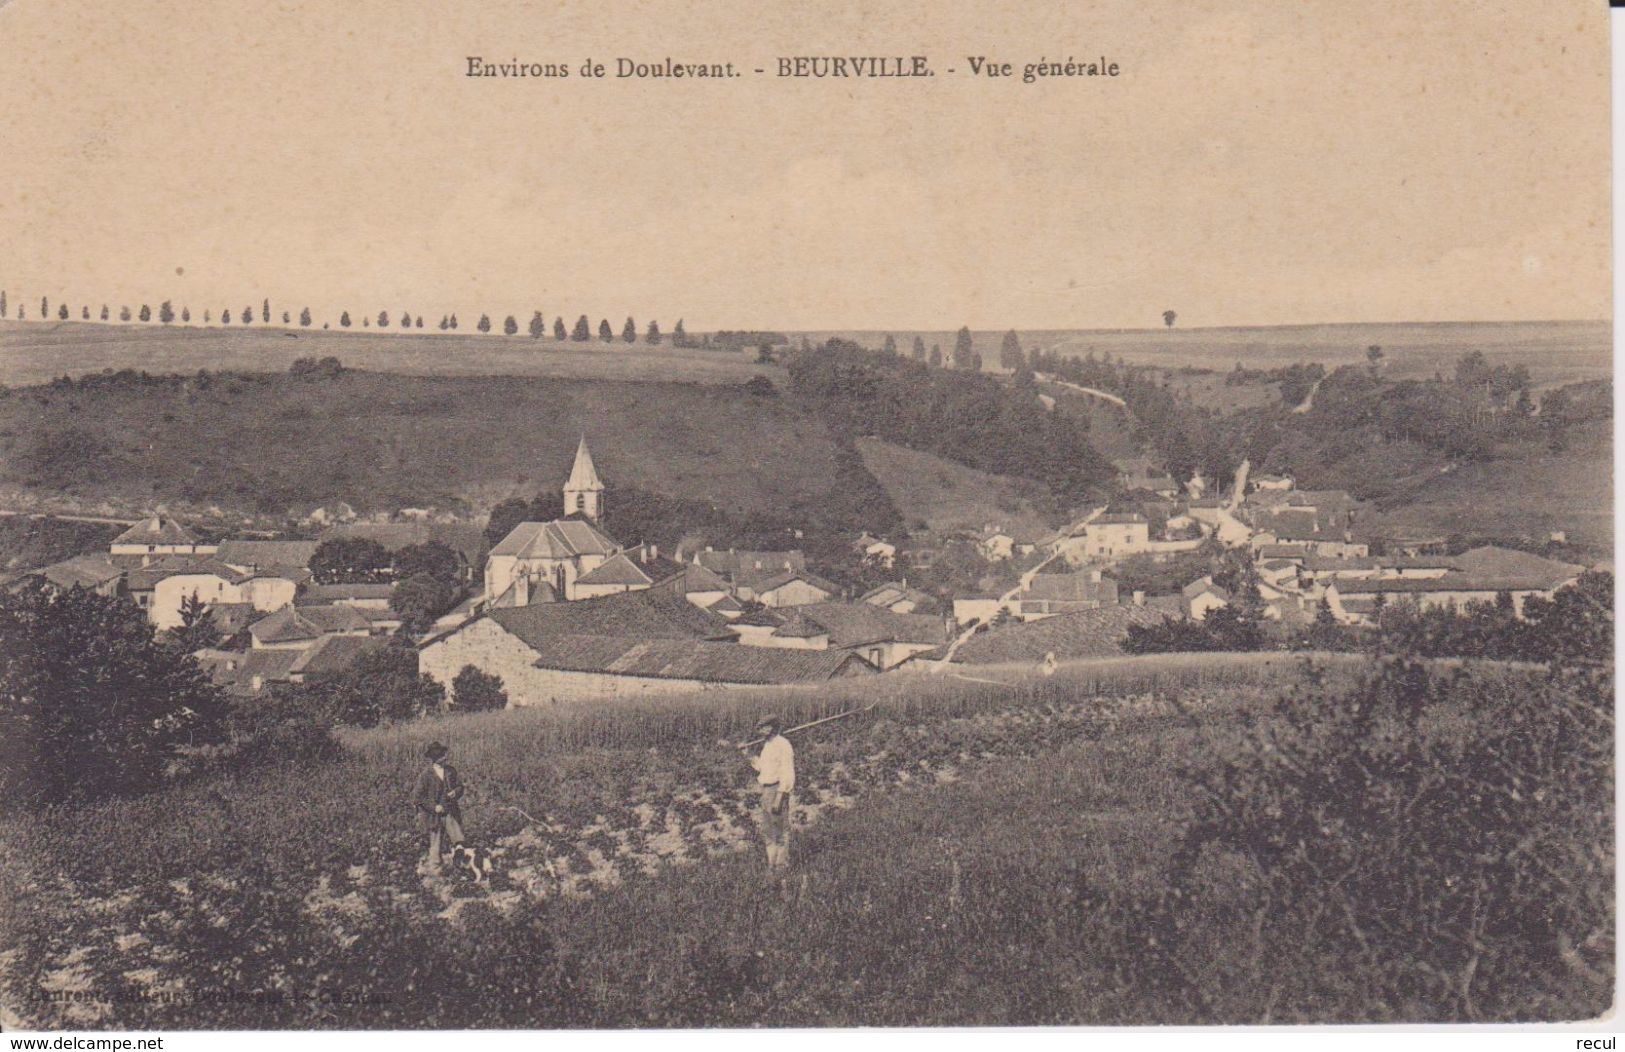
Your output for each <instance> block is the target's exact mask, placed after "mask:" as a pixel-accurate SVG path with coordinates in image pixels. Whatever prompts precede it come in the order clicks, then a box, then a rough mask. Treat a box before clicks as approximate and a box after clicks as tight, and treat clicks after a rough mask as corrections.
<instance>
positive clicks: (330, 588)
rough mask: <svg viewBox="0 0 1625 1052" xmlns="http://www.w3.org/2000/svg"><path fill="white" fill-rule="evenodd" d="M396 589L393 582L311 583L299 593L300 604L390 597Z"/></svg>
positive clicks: (321, 604)
mask: <svg viewBox="0 0 1625 1052" xmlns="http://www.w3.org/2000/svg"><path fill="white" fill-rule="evenodd" d="M394 591H395V586H394V585H392V584H311V585H306V586H305V587H304V589H303V590H302V591H301V592H300V593H299V598H298V600H297V602H298V603H299V605H300V606H325V605H327V604H329V603H342V602H344V601H346V600H350V601H355V600H360V599H372V600H378V599H388V598H389V597H390V595H391V594H393V593H394Z"/></svg>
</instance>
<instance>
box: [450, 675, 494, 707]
mask: <svg viewBox="0 0 1625 1052" xmlns="http://www.w3.org/2000/svg"><path fill="white" fill-rule="evenodd" d="M450 704H451V708H452V709H453V711H456V712H482V711H484V710H486V709H505V708H507V707H508V692H507V691H506V690H505V689H503V686H502V677H501V676H495V675H492V674H490V673H488V672H481V671H480V670H479V669H477V668H475V667H474V666H473V665H464V666H463V668H462V671H460V672H458V673H457V675H456V676H455V677H454V678H453V679H452V681H451V702H450Z"/></svg>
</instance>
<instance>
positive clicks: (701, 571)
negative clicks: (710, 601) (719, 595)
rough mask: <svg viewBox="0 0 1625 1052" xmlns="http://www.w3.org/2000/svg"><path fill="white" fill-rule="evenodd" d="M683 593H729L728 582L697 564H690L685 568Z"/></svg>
mask: <svg viewBox="0 0 1625 1052" xmlns="http://www.w3.org/2000/svg"><path fill="white" fill-rule="evenodd" d="M683 591H684V592H685V593H687V592H726V591H728V582H727V581H724V580H723V579H722V578H721V577H718V576H717V575H716V574H715V573H714V572H713V571H711V570H707V569H706V568H705V567H703V566H700V565H699V564H697V563H689V564H688V565H687V566H685V567H683Z"/></svg>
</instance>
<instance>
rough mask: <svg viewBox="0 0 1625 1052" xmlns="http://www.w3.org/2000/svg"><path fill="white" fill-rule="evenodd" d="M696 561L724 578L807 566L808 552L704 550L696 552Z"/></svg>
mask: <svg viewBox="0 0 1625 1052" xmlns="http://www.w3.org/2000/svg"><path fill="white" fill-rule="evenodd" d="M694 561H695V562H696V563H698V564H699V565H701V566H703V567H705V568H706V569H707V570H710V571H712V572H714V573H717V574H720V575H722V577H724V578H727V577H730V576H732V575H737V574H742V573H747V572H756V573H760V572H764V571H765V572H768V573H772V572H775V571H779V570H787V569H788V570H805V569H806V568H807V556H806V553H805V552H801V551H798V550H794V549H792V550H791V551H787V552H753V551H731V550H730V551H725V552H719V551H704V552H696V553H695V555H694Z"/></svg>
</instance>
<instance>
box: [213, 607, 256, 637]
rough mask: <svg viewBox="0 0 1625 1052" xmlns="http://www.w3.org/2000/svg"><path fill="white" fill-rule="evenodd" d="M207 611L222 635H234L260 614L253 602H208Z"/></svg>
mask: <svg viewBox="0 0 1625 1052" xmlns="http://www.w3.org/2000/svg"><path fill="white" fill-rule="evenodd" d="M208 611H209V614H210V615H211V619H212V620H213V621H214V627H215V628H217V629H219V631H220V634H221V635H222V636H227V637H229V636H234V635H236V634H237V633H239V632H241V631H242V630H243V629H245V628H247V627H248V626H249V625H250V624H252V623H253V622H254V620H255V619H256V618H258V617H259V616H260V611H258V610H257V609H255V608H254V604H253V603H210V604H209V605H208Z"/></svg>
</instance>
